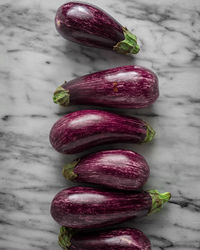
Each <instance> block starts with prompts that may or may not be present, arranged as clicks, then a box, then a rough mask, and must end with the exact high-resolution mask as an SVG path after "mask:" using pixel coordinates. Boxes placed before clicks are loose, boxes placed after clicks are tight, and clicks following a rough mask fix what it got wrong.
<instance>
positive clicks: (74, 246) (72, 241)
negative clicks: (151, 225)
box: [58, 226, 151, 250]
mask: <svg viewBox="0 0 200 250" xmlns="http://www.w3.org/2000/svg"><path fill="white" fill-rule="evenodd" d="M58 242H59V245H60V247H62V248H63V249H65V250H83V249H87V250H88V249H94V250H130V249H131V250H151V242H150V241H149V239H148V238H147V237H146V236H145V235H144V233H143V232H141V231H140V230H138V229H135V228H120V229H115V230H109V231H100V232H95V233H94V232H87V233H86V232H74V231H73V230H71V229H69V228H66V227H63V226H62V227H61V228H60V234H59V241H58Z"/></svg>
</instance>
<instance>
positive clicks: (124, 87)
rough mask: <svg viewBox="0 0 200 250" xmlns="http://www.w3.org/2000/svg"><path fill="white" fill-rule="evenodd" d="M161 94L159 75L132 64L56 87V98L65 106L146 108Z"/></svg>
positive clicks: (56, 101) (54, 97) (55, 99)
mask: <svg viewBox="0 0 200 250" xmlns="http://www.w3.org/2000/svg"><path fill="white" fill-rule="evenodd" d="M158 96H159V89H158V78H157V76H156V75H155V74H154V73H153V72H152V71H150V70H148V69H146V68H143V67H140V66H132V65H130V66H122V67H117V68H113V69H107V70H104V71H100V72H96V73H93V74H89V75H85V76H82V77H79V78H76V79H74V80H71V81H69V82H65V83H64V84H63V85H62V86H60V87H58V88H57V89H56V91H55V92H54V96H53V100H54V102H55V103H58V104H60V105H63V106H67V105H68V104H87V105H99V106H107V107H114V108H144V107H147V106H149V105H151V104H152V103H153V102H155V100H156V99H157V98H158Z"/></svg>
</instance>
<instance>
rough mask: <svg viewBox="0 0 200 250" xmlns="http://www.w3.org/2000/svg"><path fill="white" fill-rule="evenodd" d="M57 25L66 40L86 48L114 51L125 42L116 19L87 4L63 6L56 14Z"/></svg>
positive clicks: (76, 3)
mask: <svg viewBox="0 0 200 250" xmlns="http://www.w3.org/2000/svg"><path fill="white" fill-rule="evenodd" d="M55 25H56V29H57V31H58V32H59V33H60V34H61V35H62V36H63V37H64V38H65V39H67V40H70V41H72V42H76V43H79V44H83V45H86V46H92V47H97V48H104V49H112V48H113V46H115V45H116V44H117V43H118V42H119V41H122V40H124V34H123V28H122V26H121V25H120V24H119V23H118V22H117V21H116V20H115V19H113V18H112V17H111V16H109V15H108V14H107V13H105V12H104V11H103V10H101V9H99V8H97V7H95V6H93V5H89V4H86V3H81V2H69V3H66V4H64V5H62V6H61V7H60V8H59V9H58V11H57V13H56V17H55Z"/></svg>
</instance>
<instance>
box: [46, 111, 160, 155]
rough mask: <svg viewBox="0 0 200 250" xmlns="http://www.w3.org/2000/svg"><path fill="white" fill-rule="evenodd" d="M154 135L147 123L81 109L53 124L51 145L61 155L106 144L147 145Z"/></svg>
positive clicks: (103, 112)
mask: <svg viewBox="0 0 200 250" xmlns="http://www.w3.org/2000/svg"><path fill="white" fill-rule="evenodd" d="M154 134H155V132H154V130H153V129H152V128H151V127H150V126H149V125H148V124H147V123H146V122H144V121H142V120H140V119H137V118H134V117H128V116H120V115H117V114H114V113H110V112H106V111H102V110H80V111H76V112H73V113H70V114H67V115H65V116H63V117H62V118H61V119H59V120H58V121H57V122H56V123H55V124H54V126H53V127H52V129H51V132H50V142H51V144H52V146H53V147H54V148H55V149H56V150H57V151H58V152H60V153H66V154H73V153H78V152H81V151H83V150H85V149H88V148H90V147H93V146H97V145H100V144H103V143H113V142H134V143H142V142H148V141H151V140H152V138H153V136H154Z"/></svg>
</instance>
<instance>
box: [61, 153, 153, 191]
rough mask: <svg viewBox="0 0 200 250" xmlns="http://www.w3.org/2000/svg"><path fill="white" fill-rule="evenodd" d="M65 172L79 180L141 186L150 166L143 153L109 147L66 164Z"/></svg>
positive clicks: (102, 183) (116, 185)
mask: <svg viewBox="0 0 200 250" xmlns="http://www.w3.org/2000/svg"><path fill="white" fill-rule="evenodd" d="M63 175H64V177H65V178H66V179H68V180H72V181H76V182H86V183H93V184H100V185H104V186H107V187H111V188H116V189H123V190H139V189H141V188H142V186H143V185H144V184H145V182H146V181H147V179H148V177H149V166H148V164H147V162H146V161H145V159H144V157H142V156H141V155H139V154H137V153H135V152H133V151H129V150H106V151H101V152H97V153H94V154H90V155H88V156H85V157H82V158H81V159H77V160H75V161H73V162H71V163H68V164H66V165H65V166H64V168H63Z"/></svg>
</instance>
